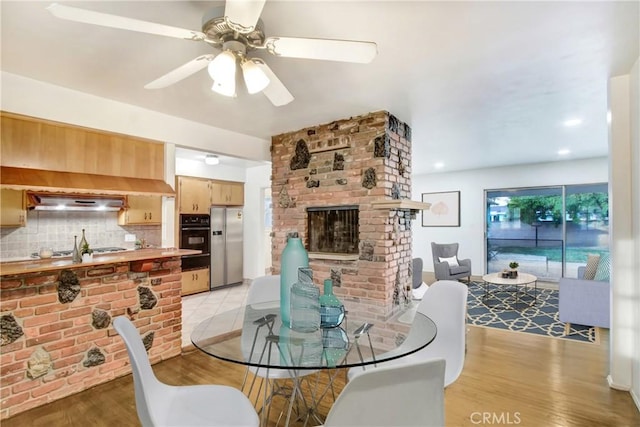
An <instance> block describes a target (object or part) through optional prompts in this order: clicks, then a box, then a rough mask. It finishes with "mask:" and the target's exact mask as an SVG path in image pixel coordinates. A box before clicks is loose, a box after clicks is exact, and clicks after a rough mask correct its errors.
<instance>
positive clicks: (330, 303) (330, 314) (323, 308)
mask: <svg viewBox="0 0 640 427" xmlns="http://www.w3.org/2000/svg"><path fill="white" fill-rule="evenodd" d="M343 320H344V305H343V304H342V303H341V302H340V300H339V299H338V297H336V296H335V295H334V294H333V281H332V280H331V279H326V280H325V281H324V295H322V296H320V326H321V327H323V328H334V327H336V326H338V325H339V324H341V323H342V321H343Z"/></svg>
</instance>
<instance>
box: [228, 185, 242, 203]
mask: <svg viewBox="0 0 640 427" xmlns="http://www.w3.org/2000/svg"><path fill="white" fill-rule="evenodd" d="M228 195H229V201H228V204H230V205H234V206H242V205H244V184H242V183H237V184H229V191H228Z"/></svg>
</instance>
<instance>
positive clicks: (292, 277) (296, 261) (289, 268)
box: [280, 232, 309, 328]
mask: <svg viewBox="0 0 640 427" xmlns="http://www.w3.org/2000/svg"><path fill="white" fill-rule="evenodd" d="M300 267H309V255H308V254H307V251H306V250H305V248H304V245H303V244H302V240H300V238H299V237H298V233H297V232H294V233H291V235H290V237H289V239H288V240H287V245H286V246H285V248H284V250H283V251H282V258H281V261H280V316H282V324H283V325H286V326H287V327H289V328H290V327H291V302H290V299H289V298H290V296H291V287H292V286H293V284H294V283H296V281H297V280H298V268H300Z"/></svg>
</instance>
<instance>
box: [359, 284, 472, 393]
mask: <svg viewBox="0 0 640 427" xmlns="http://www.w3.org/2000/svg"><path fill="white" fill-rule="evenodd" d="M468 292H469V291H468V287H467V285H466V284H463V283H461V282H458V281H454V280H439V281H437V282H435V283H434V284H432V285H431V286H429V291H428V292H426V293H425V294H424V297H423V299H422V301H421V302H420V304H419V305H418V308H417V310H416V311H417V312H418V313H422V314H424V315H425V316H427V317H429V318H430V319H431V320H433V322H434V323H435V324H436V327H437V328H438V330H437V334H436V337H435V339H434V340H433V342H431V343H430V344H429V345H427V346H426V347H425V348H423V349H422V350H419V351H417V352H415V353H412V354H410V355H408V356H405V357H401V358H399V359H394V360H390V361H388V362H382V363H378V364H377V366H387V365H398V364H405V363H411V362H415V361H419V360H427V359H431V358H437V357H442V358H444V359H445V360H446V361H447V369H446V372H445V381H444V383H445V387H448V386H449V385H450V384H452V383H453V382H454V381H455V380H456V379H458V377H459V376H460V374H461V373H462V368H463V367H464V358H465V350H466V348H465V347H466V318H467V294H468ZM419 333H420V331H417V330H416V328H414V327H412V328H411V329H410V331H409V334H408V335H407V338H406V340H405V342H404V343H403V344H401V345H400V347H399V348H398V349H395V350H391V351H390V352H388V353H385V356H388V355H390V354H393V353H395V352H400V351H402V348H403V346H406V345H410V343H411V342H412V341H413V340H414V339H418V338H417V335H418V334H419ZM369 369H375V368H367V370H369ZM362 372H364V371H363V368H351V369H349V372H348V378H349V380H352V379H353V378H354V377H356V376H357V375H360V374H361V373H362Z"/></svg>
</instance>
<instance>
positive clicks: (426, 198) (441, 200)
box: [422, 191, 460, 227]
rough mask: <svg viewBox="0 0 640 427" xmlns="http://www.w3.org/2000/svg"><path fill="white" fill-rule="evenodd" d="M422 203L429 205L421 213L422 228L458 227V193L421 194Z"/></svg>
mask: <svg viewBox="0 0 640 427" xmlns="http://www.w3.org/2000/svg"><path fill="white" fill-rule="evenodd" d="M422 201H423V202H424V203H431V207H430V208H429V210H423V211H422V226H423V227H460V192H459V191H443V192H440V193H422Z"/></svg>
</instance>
